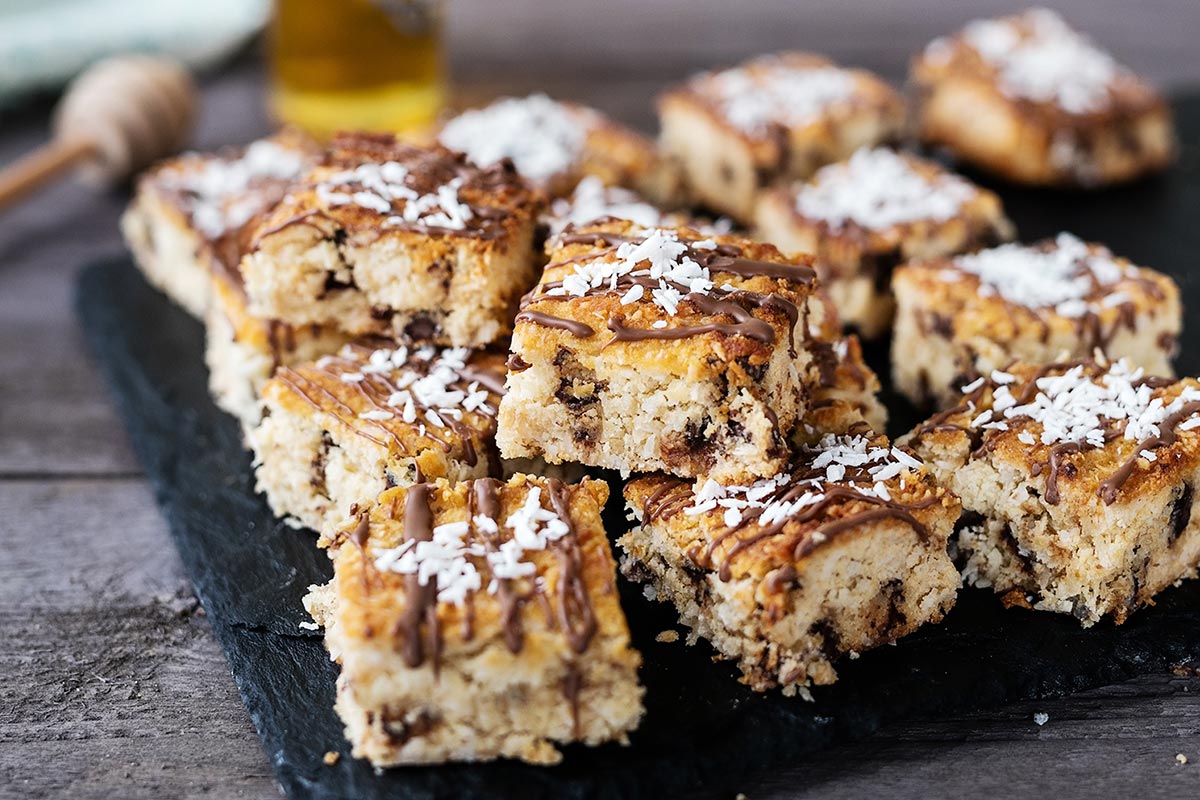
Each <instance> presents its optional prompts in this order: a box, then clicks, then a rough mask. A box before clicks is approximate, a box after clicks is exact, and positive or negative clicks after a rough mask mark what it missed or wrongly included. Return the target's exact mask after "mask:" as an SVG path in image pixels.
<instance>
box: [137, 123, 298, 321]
mask: <svg viewBox="0 0 1200 800" xmlns="http://www.w3.org/2000/svg"><path fill="white" fill-rule="evenodd" d="M319 157H320V148H319V146H318V145H317V144H316V143H315V142H314V141H313V140H311V139H309V138H308V137H307V136H305V135H304V134H302V133H300V132H299V131H296V130H294V129H284V130H282V131H280V132H279V133H277V134H275V135H274V136H270V137H267V138H265V139H260V140H258V141H256V142H252V143H251V144H249V145H247V146H245V147H236V148H234V147H230V148H225V149H222V150H220V151H217V152H215V153H185V154H183V155H181V156H177V157H175V158H171V159H168V160H166V161H163V162H161V163H160V164H158V165H157V166H155V167H154V168H152V169H150V170H147V171H146V172H144V173H142V174H141V175H140V176H139V177H138V179H137V182H136V184H135V188H134V197H133V200H132V201H131V202H130V205H129V208H128V209H127V210H126V212H125V214H124V216H123V217H122V220H121V230H122V232H123V233H124V235H125V240H126V242H127V244H128V245H129V248H130V250H131V251H132V252H133V254H134V258H135V260H136V261H137V263H138V266H139V267H141V269H142V271H143V273H145V275H146V278H147V279H148V280H149V281H150V282H151V283H152V284H154V285H155V286H156V287H158V288H159V289H161V290H162V291H164V292H165V293H166V294H167V295H168V296H169V297H170V298H171V299H172V300H174V301H175V302H177V303H179V304H180V305H182V306H183V307H184V308H185V309H187V310H188V311H189V312H191V313H192V314H193V315H194V316H196V317H198V318H203V317H204V313H205V310H206V309H207V307H208V301H209V288H210V286H209V276H210V275H212V274H222V273H229V274H233V275H235V280H236V268H237V263H238V261H239V259H240V257H241V253H242V251H243V249H244V247H245V244H246V236H247V232H248V230H249V229H251V228H253V227H254V224H255V221H256V220H257V218H258V217H259V216H260V215H262V214H263V213H265V212H266V211H267V210H269V209H270V208H271V207H272V206H273V205H274V204H275V203H277V202H278V201H279V199H280V198H282V197H283V195H284V194H285V193H286V191H287V187H288V185H289V184H290V183H291V181H293V180H294V179H296V178H297V177H299V176H300V174H301V173H302V172H303V171H304V170H306V169H307V168H308V167H309V166H311V165H312V164H313V163H315V161H316V160H317V159H318V158H319Z"/></svg>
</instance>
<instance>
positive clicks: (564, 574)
mask: <svg viewBox="0 0 1200 800" xmlns="http://www.w3.org/2000/svg"><path fill="white" fill-rule="evenodd" d="M547 485H548V486H549V489H550V505H551V507H552V508H553V509H554V513H555V514H557V515H558V518H559V519H561V520H562V521H563V522H565V523H566V524H567V529H568V533H567V535H566V536H564V537H562V538H561V539H559V540H558V541H557V542H556V543H555V551H556V552H557V553H558V570H559V575H558V615H559V622H560V624H561V625H562V631H563V635H564V636H566V637H567V641H568V642H570V644H571V648H572V649H573V650H574V651H575V652H576V653H582V652H583V651H584V650H586V649H587V646H588V643H589V642H590V641H591V640H592V636H594V635H595V633H596V615H595V613H594V612H593V610H592V604H591V600H590V599H589V598H588V592H587V585H586V584H585V583H584V580H583V552H582V550H581V549H580V547H579V537H578V536H576V534H575V525H574V523H573V522H572V521H571V508H570V503H571V495H570V491H569V490H568V489H567V488H566V487H565V486H564V485H563V482H562V481H560V480H559V479H557V478H551V479H550V480H549V481H548V484H547Z"/></svg>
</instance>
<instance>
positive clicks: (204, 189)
mask: <svg viewBox="0 0 1200 800" xmlns="http://www.w3.org/2000/svg"><path fill="white" fill-rule="evenodd" d="M304 167H305V159H304V158H303V157H302V156H301V155H300V154H299V153H298V152H296V151H294V150H289V149H287V148H285V147H280V146H279V145H278V144H276V143H274V142H271V141H268V140H265V139H264V140H261V141H257V142H254V143H252V144H251V145H249V146H248V147H247V148H246V150H245V152H243V153H242V155H241V157H240V158H234V159H223V158H213V159H210V160H207V161H205V162H204V163H203V165H202V167H201V168H200V169H199V170H198V171H196V172H190V171H179V172H164V173H163V178H164V181H165V183H166V185H167V186H168V187H169V188H173V189H176V190H181V191H183V192H186V193H187V197H188V202H189V204H190V210H191V214H192V222H193V223H194V224H195V225H196V228H197V229H199V231H200V232H201V233H203V234H204V235H205V236H207V237H208V238H210V239H216V238H219V237H220V236H222V235H224V234H225V233H227V232H228V231H231V230H234V229H235V228H240V227H241V226H242V225H245V224H246V223H247V222H249V221H250V218H251V217H253V216H254V215H255V214H256V213H258V212H259V211H260V210H261V205H262V199H261V198H259V197H256V196H255V195H254V194H253V192H252V191H251V187H252V186H253V185H254V184H255V182H256V181H260V180H263V179H268V180H274V181H290V180H294V179H295V178H297V177H299V175H300V172H301V171H302V170H303V169H304Z"/></svg>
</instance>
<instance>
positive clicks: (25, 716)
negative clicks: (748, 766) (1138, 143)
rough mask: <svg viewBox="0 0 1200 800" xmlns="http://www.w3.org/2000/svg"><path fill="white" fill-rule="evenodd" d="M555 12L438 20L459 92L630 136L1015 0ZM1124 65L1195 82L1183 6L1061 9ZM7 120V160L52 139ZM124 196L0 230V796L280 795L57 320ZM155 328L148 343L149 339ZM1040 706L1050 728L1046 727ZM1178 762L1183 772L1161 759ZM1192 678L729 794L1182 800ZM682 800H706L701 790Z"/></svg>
mask: <svg viewBox="0 0 1200 800" xmlns="http://www.w3.org/2000/svg"><path fill="white" fill-rule="evenodd" d="M833 5H835V4H824V3H821V4H818V3H814V2H799V3H798V2H794V0H790V1H789V0H748V1H747V2H743V3H738V4H732V3H716V2H712V0H705V1H704V2H695V0H692V1H691V2H689V0H663V2H659V3H654V4H647V3H635V2H633V1H632V0H614V2H611V3H608V4H606V5H605V10H604V11H602V12H601V11H598V10H596V5H595V4H593V3H585V2H584V0H562V2H559V3H557V4H555V6H554V9H555V11H554V13H548V12H547V10H546V9H547V6H546V5H545V4H542V3H535V2H533V0H514V1H513V2H510V3H507V4H505V11H506V13H505V14H504V15H497V14H495V13H483V11H485V10H490V9H493V6H492V5H491V4H486V3H484V0H456V2H454V3H451V4H450V14H451V19H450V34H451V40H452V44H453V46H454V52H453V54H452V63H453V64H454V67H455V69H456V72H457V74H458V75H459V76H460V77H461V78H463V79H464V81H465V82H466V84H467V85H466V86H465V87H464V91H463V96H464V97H465V98H466V99H473V100H478V99H482V98H486V97H489V96H492V95H494V94H497V93H501V92H523V91H529V90H532V89H536V88H545V89H547V90H548V91H550V92H551V93H552V94H555V95H558V96H563V97H577V98H579V99H581V100H584V101H586V102H590V103H593V104H595V105H597V106H599V107H601V108H604V109H605V110H607V111H610V112H611V113H614V114H615V115H617V116H619V117H621V118H622V119H625V120H627V121H629V122H632V123H634V124H638V125H642V126H648V125H649V124H650V123H651V121H652V116H651V113H650V110H649V108H650V106H649V99H650V98H651V97H652V96H653V94H654V93H655V92H656V91H657V90H658V89H659V88H660V87H662V86H664V85H666V84H667V83H669V82H670V81H673V80H675V79H677V78H678V77H680V76H682V75H684V74H686V73H687V72H688V71H690V70H692V69H695V68H698V67H702V66H706V65H708V64H711V63H718V62H724V61H731V60H734V59H737V58H740V57H742V56H744V55H747V54H749V53H752V52H759V51H763V50H768V49H774V48H779V47H792V46H797V47H812V48H816V49H820V50H823V51H826V52H829V53H831V54H832V55H834V56H835V57H836V58H838V59H840V60H843V61H847V62H856V63H862V64H866V65H868V66H871V67H874V68H877V69H880V70H882V71H884V72H885V73H888V74H889V75H891V76H892V77H897V76H898V75H899V74H900V70H901V69H902V67H903V64H904V63H905V60H906V59H907V57H908V55H909V54H910V53H911V52H912V51H913V50H915V49H916V47H919V46H920V44H921V43H923V42H924V41H926V40H927V39H928V38H929V37H931V36H932V35H935V34H937V33H940V32H943V31H945V30H947V29H949V28H951V27H953V26H954V25H957V24H959V23H960V22H961V21H963V20H964V19H966V18H968V17H970V16H973V15H976V14H978V13H982V12H985V11H992V10H1005V9H1008V8H1011V4H1008V3H1000V2H984V1H983V0H968V2H963V3H958V4H954V5H949V4H946V3H938V2H933V0H919V2H910V3H902V4H900V3H897V4H882V3H874V2H868V1H867V0H846V2H843V3H840V4H836V8H833V7H832V6H833ZM1055 5H1058V6H1060V7H1062V8H1063V9H1064V10H1065V12H1066V13H1068V15H1069V16H1070V17H1071V19H1073V20H1074V21H1076V22H1078V24H1080V25H1081V26H1083V27H1086V28H1088V29H1089V30H1091V31H1093V32H1094V33H1095V34H1096V36H1097V37H1098V38H1100V39H1101V40H1102V41H1105V42H1106V43H1108V44H1111V45H1112V47H1113V48H1114V49H1115V50H1116V51H1117V52H1118V53H1119V54H1120V55H1121V56H1122V58H1124V59H1125V60H1126V61H1128V62H1130V63H1132V64H1134V65H1135V66H1137V67H1139V68H1142V69H1145V70H1146V71H1147V72H1148V73H1149V74H1151V75H1152V76H1154V77H1156V78H1158V79H1160V80H1164V81H1168V82H1173V83H1183V82H1188V81H1190V82H1192V83H1194V82H1196V81H1197V80H1200V67H1197V64H1196V61H1195V56H1194V34H1195V31H1196V30H1197V28H1198V27H1200V4H1196V3H1195V2H1194V0H1186V1H1185V0H1160V1H1159V2H1154V3H1149V4H1146V5H1145V6H1144V7H1142V6H1139V7H1138V9H1137V11H1136V12H1135V11H1134V10H1133V9H1132V7H1131V6H1129V5H1128V4H1127V3H1117V2H1111V1H1110V0H1104V1H1103V2H1101V1H1100V0H1070V2H1063V3H1057V4H1055ZM261 94H262V81H261V75H260V71H259V68H258V66H257V64H256V63H255V62H254V61H253V60H252V59H251V60H249V61H243V63H242V64H241V66H239V67H238V68H236V69H234V70H232V71H228V72H226V73H224V74H222V75H221V76H219V77H216V78H215V79H213V80H210V81H209V82H208V85H207V88H206V91H205V98H204V100H205V108H204V113H203V116H202V124H201V128H200V130H199V131H198V134H197V137H196V144H197V145H198V146H200V147H212V146H216V145H219V144H224V143H228V142H238V141H245V140H247V139H249V138H252V137H254V136H256V135H259V134H261V133H262V132H264V131H265V130H267V128H268V121H267V120H266V118H265V116H264V115H263V113H262V111H261V108H262V106H261V103H260V100H261ZM46 117H47V109H46V108H44V107H35V108H33V109H30V110H29V111H27V112H26V113H25V114H23V115H21V116H20V117H16V118H12V117H10V118H8V119H5V122H4V125H3V128H2V129H0V130H2V131H3V135H0V162H6V161H9V160H11V158H12V157H14V156H15V155H16V154H17V153H20V152H22V151H24V150H27V149H29V148H30V147H32V146H33V145H34V144H35V143H37V142H38V141H40V140H41V138H42V137H43V136H44V134H45V125H46ZM124 199H125V198H124V197H123V196H122V195H121V194H119V193H114V194H109V195H102V196H99V197H97V196H95V195H93V194H91V193H90V192H88V191H86V190H82V189H79V188H78V187H75V186H74V185H72V184H69V183H68V184H63V185H60V186H58V187H55V188H53V189H51V190H49V191H47V192H45V193H43V194H41V195H40V196H39V197H37V198H36V200H35V201H34V202H32V203H31V204H28V205H24V206H21V207H19V208H17V209H14V210H13V211H11V212H9V213H8V214H6V215H5V216H4V217H2V218H0V545H3V552H4V553H5V555H4V557H3V558H0V642H3V644H2V645H0V670H3V674H4V675H5V680H4V681H3V682H2V683H0V797H3V798H9V797H12V798H17V797H21V798H24V797H85V798H91V797H96V798H100V797H114V796H119V797H147V798H149V797H179V798H184V797H200V796H212V797H222V798H224V797H234V798H240V797H246V798H268V797H272V798H273V797H278V791H277V789H276V787H275V785H274V781H273V779H272V777H271V773H270V767H269V764H268V763H267V762H266V759H265V757H264V756H263V754H262V752H261V750H260V748H259V745H258V742H257V739H256V737H255V735H254V732H253V730H252V729H251V727H250V725H249V723H248V721H247V718H246V714H245V712H244V710H243V708H242V706H241V704H240V702H239V700H238V697H237V693H236V690H235V687H234V685H233V682H232V680H231V678H230V676H229V673H228V670H227V667H226V665H225V662H224V659H223V657H222V655H221V653H220V651H219V649H218V648H217V646H216V644H215V642H214V641H213V639H212V636H211V634H210V632H209V630H208V627H207V624H206V622H205V620H204V617H203V612H202V610H200V609H198V608H197V607H196V605H195V603H194V600H193V599H192V598H191V596H190V591H189V589H188V587H187V584H186V580H185V579H184V577H183V576H182V574H181V572H180V568H179V564H178V560H177V558H176V556H175V553H174V551H173V549H172V546H171V544H170V541H169V540H168V538H167V536H166V531H165V528H164V525H163V523H162V522H161V520H160V518H159V516H158V513H157V510H156V509H155V507H154V502H153V498H152V496H151V494H150V492H149V490H148V489H147V487H146V486H145V484H144V482H143V481H141V480H140V478H138V477H137V476H138V474H139V472H140V470H139V468H138V466H137V464H136V462H135V461H134V459H133V457H132V455H131V453H130V451H129V448H128V445H127V443H126V441H125V436H124V433H123V431H121V430H120V428H119V426H118V425H117V422H116V419H115V416H114V414H113V412H112V410H111V407H110V406H109V404H108V400H107V395H106V390H105V387H104V386H103V385H101V383H100V380H99V378H98V375H97V373H96V371H95V369H94V368H93V367H92V366H91V365H90V363H89V362H88V359H87V354H86V343H85V342H83V341H82V338H81V336H80V334H79V333H78V329H77V327H76V324H75V321H74V319H73V318H72V316H71V314H70V305H69V287H70V280H71V277H72V275H73V272H74V269H75V268H76V267H77V266H78V265H79V264H81V263H83V262H85V261H87V260H91V259H94V258H96V257H98V256H101V255H104V254H106V253H113V252H117V251H118V250H119V249H120V248H121V244H120V240H119V237H118V235H117V232H116V220H117V217H118V215H119V213H120V209H121V207H122V205H123V203H124ZM147 335H148V336H152V335H153V331H147ZM1035 711H1039V712H1045V713H1048V714H1049V715H1050V719H1049V721H1048V723H1047V724H1046V725H1045V726H1043V727H1040V728H1039V727H1038V726H1036V725H1035V724H1034V723H1033V721H1032V715H1033V713H1034V712H1035ZM1177 753H1183V754H1185V755H1186V756H1187V757H1188V758H1189V759H1190V760H1191V763H1189V764H1187V765H1179V764H1177V763H1176V761H1175V756H1176V754H1177ZM1197 770H1200V679H1197V678H1196V677H1189V676H1171V675H1158V676H1148V677H1145V678H1141V679H1138V680H1135V681H1130V682H1127V683H1124V684H1120V685H1117V686H1112V687H1107V688H1105V689H1101V690H1097V691H1093V692H1089V693H1086V694H1081V695H1076V696H1074V697H1070V698H1064V699H1061V700H1056V701H1049V702H1044V703H1037V704H1022V705H1018V706H1014V707H1010V708H1006V709H1004V710H1002V711H999V712H995V713H987V714H973V715H967V716H962V717H953V718H945V719H938V720H931V721H926V722H921V723H912V724H906V725H896V726H891V727H889V728H887V729H885V730H884V731H883V732H881V733H880V734H879V735H877V736H875V737H874V738H872V739H870V740H868V741H864V742H861V743H856V744H851V745H845V746H842V747H838V748H835V749H833V750H830V751H827V752H825V753H822V754H821V755H820V756H818V757H815V758H813V759H811V760H809V761H808V762H806V763H803V764H797V765H795V767H794V768H792V769H788V770H782V771H778V772H775V773H773V774H770V775H764V776H762V777H761V778H760V779H759V780H758V781H756V782H754V783H752V784H749V785H747V786H745V787H743V791H744V792H745V793H746V794H747V795H748V796H749V797H751V798H753V799H754V800H760V798H784V797H848V798H853V797H863V798H867V797H870V798H888V797H934V796H937V797H941V796H989V795H998V796H1026V795H1028V796H1055V797H1057V798H1059V799H1060V800H1072V799H1073V798H1087V797H1094V796H1112V795H1117V794H1136V795H1138V796H1140V797H1146V798H1150V797H1190V796H1194V795H1195V794H1196V787H1197V786H1200V773H1197ZM698 796H705V795H704V793H703V792H700V793H698Z"/></svg>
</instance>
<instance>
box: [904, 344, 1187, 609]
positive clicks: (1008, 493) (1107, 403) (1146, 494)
mask: <svg viewBox="0 0 1200 800" xmlns="http://www.w3.org/2000/svg"><path fill="white" fill-rule="evenodd" d="M908 445H909V446H911V447H912V448H913V449H914V451H915V452H917V453H918V454H919V455H920V456H921V457H922V458H923V459H924V460H925V462H926V463H927V464H928V465H929V467H930V469H931V470H933V472H934V473H935V474H936V475H937V476H938V478H939V479H940V480H941V481H942V482H943V483H944V484H945V486H946V487H947V488H949V489H951V490H953V491H954V492H956V493H957V494H958V495H959V496H960V497H962V499H963V517H962V519H961V520H960V521H959V524H958V529H957V532H956V533H955V537H954V540H953V551H954V554H955V556H956V558H957V560H958V561H959V563H960V565H961V567H962V570H963V576H964V578H965V579H966V580H967V581H968V582H970V583H972V584H975V585H976V586H983V587H991V588H992V589H994V590H995V591H996V592H997V593H999V594H1002V595H1004V598H1005V601H1006V602H1007V603H1009V604H1014V605H1021V606H1025V607H1032V608H1037V609H1043V610H1047V611H1057V612H1061V613H1064V614H1072V615H1074V616H1075V617H1076V618H1077V619H1079V621H1080V622H1082V623H1083V624H1084V625H1085V626H1087V625H1092V624H1094V623H1095V622H1097V621H1098V620H1099V619H1100V618H1101V617H1103V616H1111V617H1112V618H1113V620H1114V621H1115V622H1117V623H1121V622H1124V621H1125V620H1126V619H1127V618H1128V617H1129V615H1130V614H1131V613H1132V612H1133V611H1134V610H1136V609H1137V608H1140V607H1141V606H1144V605H1147V604H1149V603H1152V602H1153V600H1154V595H1155V594H1157V593H1158V592H1160V591H1162V590H1163V589H1165V588H1166V587H1168V586H1170V585H1171V584H1173V583H1175V582H1176V581H1178V580H1179V579H1180V578H1184V577H1189V576H1192V575H1194V574H1195V569H1196V564H1197V562H1200V515H1197V514H1196V513H1195V499H1196V497H1195V496H1196V491H1195V490H1196V486H1197V484H1198V483H1200V383H1198V382H1197V381H1195V380H1192V379H1190V378H1189V379H1186V380H1181V381H1173V380H1170V379H1166V378H1156V377H1150V376H1148V375H1145V374H1144V373H1143V372H1142V371H1141V370H1139V369H1135V368H1133V367H1131V366H1129V365H1128V364H1127V363H1125V362H1123V361H1118V362H1116V363H1112V364H1109V363H1104V362H1095V361H1082V362H1076V363H1063V364H1051V365H1046V366H1033V365H1025V364H1018V365H1015V366H1013V367H1011V368H1009V369H1007V370H1005V371H999V370H997V371H994V372H992V373H990V374H989V375H987V376H985V377H981V378H979V379H977V380H976V381H974V382H973V383H971V384H969V385H967V386H965V387H963V394H962V396H961V399H960V402H959V404H958V405H956V406H954V407H953V408H950V409H947V410H946V411H943V412H941V413H939V414H937V415H936V416H934V417H933V418H932V419H930V420H929V421H928V422H926V423H925V424H924V425H922V426H920V427H919V428H917V429H916V430H915V431H914V432H913V433H912V434H911V435H910V436H909V437H908Z"/></svg>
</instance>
